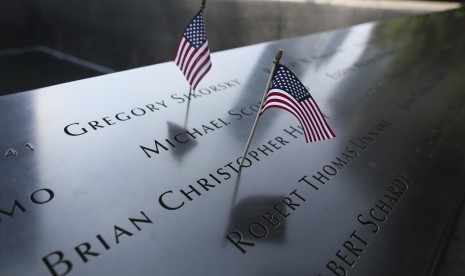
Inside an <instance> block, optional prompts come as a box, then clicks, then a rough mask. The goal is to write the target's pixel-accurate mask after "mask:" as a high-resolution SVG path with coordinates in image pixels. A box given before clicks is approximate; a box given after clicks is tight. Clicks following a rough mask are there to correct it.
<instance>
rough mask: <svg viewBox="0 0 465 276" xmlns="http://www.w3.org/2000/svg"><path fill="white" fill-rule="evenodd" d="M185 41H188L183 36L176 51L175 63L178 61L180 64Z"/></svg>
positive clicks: (177, 63)
mask: <svg viewBox="0 0 465 276" xmlns="http://www.w3.org/2000/svg"><path fill="white" fill-rule="evenodd" d="M185 43H186V39H185V38H184V36H183V37H182V39H181V41H180V42H179V47H178V51H177V52H176V59H175V60H174V63H176V65H179V59H180V58H181V51H182V49H183V47H184V44H185Z"/></svg>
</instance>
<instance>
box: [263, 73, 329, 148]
mask: <svg viewBox="0 0 465 276" xmlns="http://www.w3.org/2000/svg"><path fill="white" fill-rule="evenodd" d="M272 107H277V108H281V109H284V110H287V111H289V112H290V113H292V114H294V116H295V117H297V119H298V120H299V122H300V124H301V125H302V128H303V130H304V134H305V140H306V141H307V143H308V142H313V141H321V140H325V139H331V138H333V137H336V135H335V134H334V132H333V131H332V130H331V128H330V127H329V125H328V123H327V122H326V120H325V118H324V116H323V114H322V113H321V111H320V108H319V107H318V105H317V104H316V102H315V100H313V98H312V96H311V95H310V92H308V90H307V89H306V88H305V86H304V85H303V84H302V83H301V82H300V80H299V79H298V78H297V77H296V76H295V75H294V74H293V73H292V72H291V71H290V70H289V69H288V68H286V67H285V66H284V65H281V64H278V65H277V68H276V70H275V72H274V75H273V79H272V82H271V85H270V89H269V90H268V93H267V94H266V98H265V102H264V103H263V108H262V111H261V112H260V115H262V114H263V112H265V110H267V109H269V108H272Z"/></svg>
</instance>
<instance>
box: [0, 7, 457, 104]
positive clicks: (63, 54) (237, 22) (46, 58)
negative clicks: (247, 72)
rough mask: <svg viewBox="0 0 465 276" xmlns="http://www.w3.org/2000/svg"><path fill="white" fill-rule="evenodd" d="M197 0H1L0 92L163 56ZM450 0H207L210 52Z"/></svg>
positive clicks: (168, 57) (423, 10) (411, 11)
mask: <svg viewBox="0 0 465 276" xmlns="http://www.w3.org/2000/svg"><path fill="white" fill-rule="evenodd" d="M199 6H200V0H198V1H197V0H164V1H161V0H67V1H59V0H2V1H0V35H1V39H0V95H2V94H3V95H4V94H10V93H14V92H18V91H24V90H30V89H35V88H39V87H44V86H49V85H53V84H58V83H63V82H68V81H72V80H78V79H83V78H87V77H92V76H97V75H100V74H106V73H111V72H115V71H121V70H126V69H131V68H136V67H141V66H146V65H151V64H155V63H160V62H165V61H169V60H171V58H172V56H173V55H174V51H175V48H176V46H177V41H178V39H179V36H180V34H181V32H182V30H183V28H184V27H185V25H186V24H187V22H188V21H189V20H190V18H191V17H192V16H193V15H194V14H195V12H196V11H197V10H198V9H199ZM459 6H460V4H459V3H458V2H444V1H437V2H423V1H377V0H313V1H308V0H289V1H282V0H255V1H254V0H208V1H207V6H206V11H205V20H206V27H207V32H208V39H209V44H210V48H211V50H212V51H213V52H215V51H219V50H225V49H231V48H235V47H239V46H244V45H250V44H255V43H259V42H264V41H269V40H276V39H280V38H288V37H294V36H299V35H305V34H310V33H314V32H321V31H326V30H330V29H335V28H341V27H346V26H351V25H354V24H358V23H363V22H368V21H374V20H380V19H386V18H392V17H396V16H400V15H405V14H416V13H428V12H435V11H442V10H447V9H452V8H456V7H459Z"/></svg>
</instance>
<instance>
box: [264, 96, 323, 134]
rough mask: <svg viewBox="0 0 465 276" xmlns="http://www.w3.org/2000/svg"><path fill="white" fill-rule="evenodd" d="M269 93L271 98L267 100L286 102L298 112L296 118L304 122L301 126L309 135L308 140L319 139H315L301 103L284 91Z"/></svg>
mask: <svg viewBox="0 0 465 276" xmlns="http://www.w3.org/2000/svg"><path fill="white" fill-rule="evenodd" d="M269 93H270V96H269V97H268V98H267V100H268V99H270V100H275V99H278V100H281V101H284V102H286V103H287V104H288V105H289V107H290V108H292V109H293V110H294V111H295V112H296V114H297V115H296V116H297V117H298V118H299V119H300V121H302V122H303V123H301V124H302V127H303V129H304V131H305V132H306V134H307V135H306V136H307V137H308V138H310V140H312V141H313V140H314V139H317V137H315V133H314V132H313V131H312V130H313V128H312V126H311V125H310V122H309V120H308V117H307V116H306V114H305V112H304V111H303V110H302V108H301V106H300V105H299V103H298V102H297V101H295V100H294V99H293V98H292V97H291V96H290V95H289V94H288V93H285V92H283V91H282V90H279V89H273V90H271V91H270V92H269ZM271 93H279V94H278V95H273V94H271Z"/></svg>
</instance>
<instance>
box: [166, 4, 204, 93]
mask: <svg viewBox="0 0 465 276" xmlns="http://www.w3.org/2000/svg"><path fill="white" fill-rule="evenodd" d="M174 62H175V63H176V65H177V66H178V67H179V69H181V71H182V73H183V74H184V76H185V77H186V79H187V81H188V82H189V84H190V86H191V87H192V88H193V89H195V88H196V87H197V85H198V84H199V82H200V81H201V80H202V78H203V77H204V76H205V75H206V74H207V72H208V71H209V70H210V68H211V67H212V63H211V60H210V49H208V41H207V31H206V30H205V22H204V20H203V13H202V10H200V11H199V12H198V13H197V14H196V15H195V16H194V18H192V20H191V21H190V22H189V24H188V25H187V27H186V29H185V30H184V32H183V34H182V36H181V38H180V39H179V43H178V49H177V50H176V56H175V57H174Z"/></svg>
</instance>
